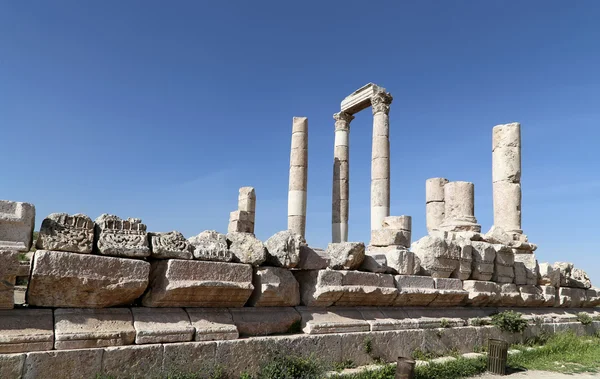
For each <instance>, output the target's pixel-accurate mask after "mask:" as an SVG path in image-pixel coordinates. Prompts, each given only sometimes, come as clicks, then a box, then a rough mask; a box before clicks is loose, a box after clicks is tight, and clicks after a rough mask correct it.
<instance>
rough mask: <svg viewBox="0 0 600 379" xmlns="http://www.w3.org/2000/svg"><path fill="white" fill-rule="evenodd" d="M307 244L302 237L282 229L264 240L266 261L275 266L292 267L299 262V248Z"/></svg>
mask: <svg viewBox="0 0 600 379" xmlns="http://www.w3.org/2000/svg"><path fill="white" fill-rule="evenodd" d="M302 246H308V245H307V244H306V241H305V240H304V237H302V236H301V235H300V234H296V233H294V232H292V231H291V230H283V231H281V232H278V233H276V234H275V235H273V236H271V238H269V239H268V240H267V241H266V242H265V247H266V248H267V263H268V264H269V265H272V266H276V267H286V268H294V267H296V266H297V265H298V263H299V262H300V249H301V248H302Z"/></svg>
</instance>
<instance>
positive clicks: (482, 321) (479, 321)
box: [470, 317, 490, 326]
mask: <svg viewBox="0 0 600 379" xmlns="http://www.w3.org/2000/svg"><path fill="white" fill-rule="evenodd" d="M470 323H471V325H472V326H484V325H489V324H490V322H489V320H488V319H485V318H481V317H475V318H472V319H471V320H470Z"/></svg>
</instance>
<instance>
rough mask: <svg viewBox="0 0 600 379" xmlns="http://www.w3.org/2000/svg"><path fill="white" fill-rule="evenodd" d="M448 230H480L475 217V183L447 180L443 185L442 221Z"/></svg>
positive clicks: (442, 226)
mask: <svg viewBox="0 0 600 379" xmlns="http://www.w3.org/2000/svg"><path fill="white" fill-rule="evenodd" d="M440 228H441V229H442V230H446V231H450V232H462V231H469V232H478V233H479V232H481V225H479V224H477V219H476V218H475V185H474V184H473V183H470V182H448V183H446V184H445V185H444V223H443V224H442V225H441V227H440Z"/></svg>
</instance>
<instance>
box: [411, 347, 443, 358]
mask: <svg viewBox="0 0 600 379" xmlns="http://www.w3.org/2000/svg"><path fill="white" fill-rule="evenodd" d="M433 358H437V356H436V355H435V354H432V353H429V352H425V351H423V350H421V349H415V350H413V352H412V359H416V360H419V361H428V360H430V359H433Z"/></svg>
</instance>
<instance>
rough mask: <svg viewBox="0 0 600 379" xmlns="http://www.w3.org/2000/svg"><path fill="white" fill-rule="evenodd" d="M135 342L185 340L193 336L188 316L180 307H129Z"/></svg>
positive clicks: (189, 339) (139, 343)
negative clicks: (131, 314)
mask: <svg viewBox="0 0 600 379" xmlns="http://www.w3.org/2000/svg"><path fill="white" fill-rule="evenodd" d="M131 312H132V313H133V327H134V328H135V343H136V344H138V345H141V344H145V343H164V342H185V341H191V340H192V339H193V338H194V328H193V327H192V325H191V324H190V318H189V317H188V315H187V313H186V312H185V310H183V309H182V308H158V309H156V308H143V307H134V308H131Z"/></svg>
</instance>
